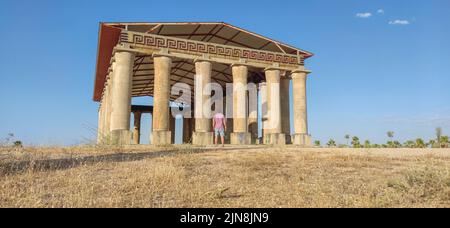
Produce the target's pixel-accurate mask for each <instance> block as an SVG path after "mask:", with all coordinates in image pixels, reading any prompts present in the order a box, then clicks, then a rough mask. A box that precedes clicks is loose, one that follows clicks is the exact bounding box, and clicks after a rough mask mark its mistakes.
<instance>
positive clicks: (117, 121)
mask: <svg viewBox="0 0 450 228" xmlns="http://www.w3.org/2000/svg"><path fill="white" fill-rule="evenodd" d="M134 56H135V55H134V54H133V53H131V52H116V54H115V56H114V57H115V67H114V71H113V78H114V79H113V81H114V82H113V84H112V90H113V99H112V105H111V107H112V115H111V131H112V133H113V138H114V139H113V141H114V143H119V144H130V138H131V136H130V115H131V89H132V84H133V82H132V77H133V66H134Z"/></svg>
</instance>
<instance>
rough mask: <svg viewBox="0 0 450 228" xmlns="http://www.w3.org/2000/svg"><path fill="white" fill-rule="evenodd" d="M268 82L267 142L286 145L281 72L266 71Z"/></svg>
mask: <svg viewBox="0 0 450 228" xmlns="http://www.w3.org/2000/svg"><path fill="white" fill-rule="evenodd" d="M266 81H267V104H268V115H269V116H268V117H269V121H268V130H269V132H268V134H267V136H268V139H267V142H268V143H269V144H271V145H284V144H286V138H285V135H284V134H283V133H282V132H281V97H280V70H278V69H266Z"/></svg>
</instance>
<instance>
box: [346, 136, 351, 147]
mask: <svg viewBox="0 0 450 228" xmlns="http://www.w3.org/2000/svg"><path fill="white" fill-rule="evenodd" d="M345 139H346V140H347V146H350V143H349V141H350V135H345Z"/></svg>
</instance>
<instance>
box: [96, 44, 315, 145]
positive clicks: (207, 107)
mask: <svg viewBox="0 0 450 228" xmlns="http://www.w3.org/2000/svg"><path fill="white" fill-rule="evenodd" d="M114 58H115V61H114V63H113V64H112V71H111V73H110V74H109V75H108V77H107V80H106V83H105V90H104V93H103V98H102V102H101V105H100V108H99V123H98V125H99V133H98V143H118V144H130V139H131V133H130V130H129V128H130V113H131V91H132V76H133V66H134V59H135V56H134V54H133V53H131V52H116V53H115V56H114ZM153 59H154V89H153V92H154V107H153V115H152V116H153V121H152V123H153V130H152V134H151V135H152V138H151V142H152V143H153V144H154V145H168V144H172V143H173V142H174V130H175V127H174V121H173V120H172V118H170V117H171V116H170V89H171V88H170V82H171V81H170V77H171V71H172V59H171V58H170V57H169V56H163V55H161V56H159V55H156V56H154V57H153ZM231 67H232V78H233V95H232V101H233V105H232V108H233V112H232V117H233V118H232V127H233V133H232V134H231V136H230V139H231V143H232V144H235V145H246V144H252V143H255V142H256V141H257V139H258V129H259V127H258V108H255V107H257V106H258V105H257V104H258V96H249V94H248V90H249V89H248V87H247V82H248V81H247V79H248V74H249V73H248V72H249V70H248V66H246V65H232V66H231ZM212 68H213V67H212V63H211V62H209V61H206V60H199V61H195V72H196V75H195V79H194V81H195V88H194V104H193V106H194V120H195V123H194V121H193V120H192V121H185V122H186V123H185V124H184V127H183V129H184V134H183V135H184V138H183V142H188V141H189V142H192V143H193V144H195V145H211V144H213V138H214V135H213V129H212V119H211V117H212V114H213V113H211V103H210V102H212V101H211V97H212V94H211V93H212V90H213V89H212V88H211V84H210V83H211V76H212V72H213V69H212ZM281 73H282V72H281V70H279V69H274V68H269V69H265V76H266V83H261V84H260V87H259V88H260V97H261V101H260V102H261V105H262V111H263V113H262V114H261V116H262V118H263V120H262V122H263V126H262V128H263V142H264V143H265V144H278V145H279V144H285V143H291V142H292V143H294V144H296V145H311V138H310V136H309V134H308V125H307V103H306V78H307V72H306V71H302V70H299V71H294V72H291V73H290V78H292V83H293V92H292V93H293V101H294V105H293V107H294V116H293V119H294V129H295V132H294V134H293V135H292V138H291V132H290V128H291V123H290V119H291V118H290V114H289V113H290V111H289V110H290V103H289V95H290V93H289V86H290V78H289V77H287V76H283V77H282V76H281ZM134 119H135V123H134V125H135V129H134V131H133V137H132V138H133V139H134V142H133V143H135V144H139V138H140V137H139V136H140V113H135V118H134ZM171 122H172V123H171ZM171 126H172V127H171ZM190 133H192V136H190V135H191V134H190Z"/></svg>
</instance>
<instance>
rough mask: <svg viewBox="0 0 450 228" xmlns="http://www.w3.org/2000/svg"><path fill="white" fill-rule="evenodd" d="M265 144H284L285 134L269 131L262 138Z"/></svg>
mask: <svg viewBox="0 0 450 228" xmlns="http://www.w3.org/2000/svg"><path fill="white" fill-rule="evenodd" d="M264 144H266V145H280V146H281V145H286V135H285V134H283V133H270V134H267V135H266V137H265V138H264Z"/></svg>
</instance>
